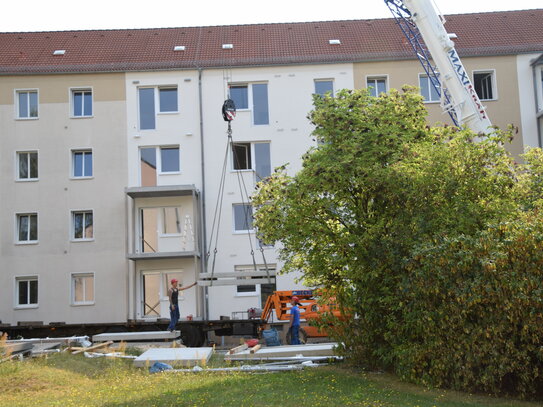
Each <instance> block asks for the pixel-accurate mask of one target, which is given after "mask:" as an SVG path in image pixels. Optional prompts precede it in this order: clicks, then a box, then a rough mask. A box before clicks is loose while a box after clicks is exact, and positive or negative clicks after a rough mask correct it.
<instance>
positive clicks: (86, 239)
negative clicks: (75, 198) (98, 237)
mask: <svg viewBox="0 0 543 407" xmlns="http://www.w3.org/2000/svg"><path fill="white" fill-rule="evenodd" d="M89 212H90V213H91V214H92V237H85V227H84V225H85V223H84V222H83V237H75V215H76V214H80V213H83V214H85V216H84V217H83V221H84V220H85V218H86V215H87V214H88V213H89ZM94 224H95V222H94V210H93V209H71V210H70V241H71V242H74V243H75V242H92V241H94V236H95V227H94Z"/></svg>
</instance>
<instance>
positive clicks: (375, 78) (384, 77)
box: [365, 74, 420, 96]
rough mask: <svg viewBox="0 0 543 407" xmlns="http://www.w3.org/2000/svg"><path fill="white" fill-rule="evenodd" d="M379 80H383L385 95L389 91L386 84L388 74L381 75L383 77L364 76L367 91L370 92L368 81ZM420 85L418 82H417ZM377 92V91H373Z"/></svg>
mask: <svg viewBox="0 0 543 407" xmlns="http://www.w3.org/2000/svg"><path fill="white" fill-rule="evenodd" d="M380 79H384V80H385V93H388V91H389V90H390V87H389V84H388V74H383V75H366V81H365V83H366V89H367V90H368V91H370V89H369V87H368V81H371V80H373V81H377V80H380ZM419 83H420V82H419ZM375 90H376V91H377V89H375ZM376 96H379V94H377V95H376Z"/></svg>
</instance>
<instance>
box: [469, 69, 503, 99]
mask: <svg viewBox="0 0 543 407" xmlns="http://www.w3.org/2000/svg"><path fill="white" fill-rule="evenodd" d="M485 73H489V74H491V76H492V99H481V98H479V100H481V102H489V101H493V100H498V82H497V80H496V70H495V69H474V70H473V71H471V82H472V83H473V88H474V89H475V74H485ZM477 96H479V95H477Z"/></svg>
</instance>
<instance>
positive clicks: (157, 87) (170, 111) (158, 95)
mask: <svg viewBox="0 0 543 407" xmlns="http://www.w3.org/2000/svg"><path fill="white" fill-rule="evenodd" d="M156 89H157V91H156V95H155V106H157V107H158V109H155V112H156V114H157V115H162V114H166V115H167V114H178V113H179V86H178V85H158V86H156ZM161 89H175V90H176V93H177V95H176V96H177V110H165V111H162V110H160V109H161V106H160V90H161Z"/></svg>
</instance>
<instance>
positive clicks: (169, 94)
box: [138, 86, 178, 130]
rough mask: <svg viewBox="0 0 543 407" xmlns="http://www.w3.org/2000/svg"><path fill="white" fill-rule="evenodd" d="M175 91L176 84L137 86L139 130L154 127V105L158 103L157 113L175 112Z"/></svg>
mask: <svg viewBox="0 0 543 407" xmlns="http://www.w3.org/2000/svg"><path fill="white" fill-rule="evenodd" d="M155 89H156V90H157V92H155ZM177 93H178V92H177V87H176V86H161V87H157V88H155V87H152V88H139V89H138V96H139V115H140V130H152V129H156V108H155V106H156V105H158V109H159V113H177V111H178V102H177V100H178V96H177ZM155 98H157V100H155Z"/></svg>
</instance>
